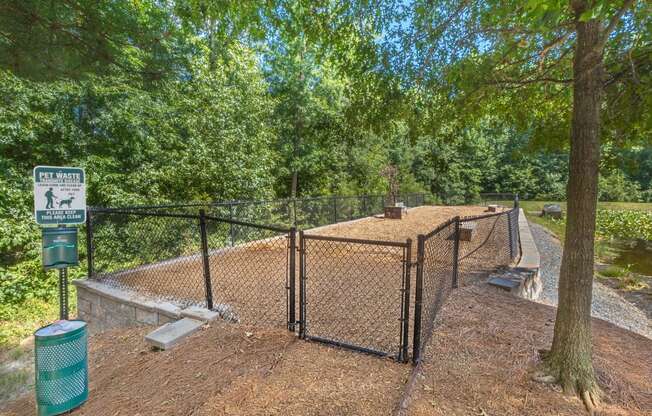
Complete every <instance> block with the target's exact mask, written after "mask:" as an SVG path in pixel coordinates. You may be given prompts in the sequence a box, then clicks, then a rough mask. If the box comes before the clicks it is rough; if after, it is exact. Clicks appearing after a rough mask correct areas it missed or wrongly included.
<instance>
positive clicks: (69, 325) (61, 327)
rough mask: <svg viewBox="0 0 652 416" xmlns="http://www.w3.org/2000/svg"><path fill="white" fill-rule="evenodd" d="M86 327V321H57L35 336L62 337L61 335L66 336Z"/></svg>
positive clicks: (37, 332)
mask: <svg viewBox="0 0 652 416" xmlns="http://www.w3.org/2000/svg"><path fill="white" fill-rule="evenodd" d="M84 325H86V322H84V321H77V320H75V321H66V320H61V321H56V322H55V323H53V324H50V325H48V326H44V327H43V328H41V329H39V330H38V331H36V332H35V333H34V335H36V336H38V337H51V336H55V335H61V334H66V333H68V332H72V331H74V330H76V329H79V328H81V327H83V326H84Z"/></svg>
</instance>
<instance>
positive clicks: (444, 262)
mask: <svg viewBox="0 0 652 416" xmlns="http://www.w3.org/2000/svg"><path fill="white" fill-rule="evenodd" d="M455 221H456V220H455V219H451V220H449V221H447V222H446V223H444V224H442V225H440V226H439V227H437V228H436V229H435V230H434V231H433V232H431V233H430V234H429V235H427V236H425V238H424V241H423V249H422V253H418V257H421V259H422V260H421V261H422V262H423V263H422V264H423V265H422V273H423V274H422V282H423V283H422V287H423V289H422V295H421V296H422V303H421V314H422V315H421V322H422V323H421V331H422V332H421V333H422V336H421V337H420V345H419V348H420V349H423V347H424V346H425V345H426V344H427V343H428V341H429V339H430V337H431V335H432V332H433V328H434V323H435V317H436V316H437V312H438V311H439V309H440V308H441V307H442V305H443V304H444V301H445V300H446V299H447V298H448V295H449V294H450V292H451V290H452V288H453V273H454V270H453V266H454V263H455V253H454V249H455ZM417 278H418V277H417Z"/></svg>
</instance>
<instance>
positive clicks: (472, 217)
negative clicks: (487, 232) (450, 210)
mask: <svg viewBox="0 0 652 416" xmlns="http://www.w3.org/2000/svg"><path fill="white" fill-rule="evenodd" d="M517 209H518V208H512V209H510V210H508V211H502V212H492V213H491V214H482V215H469V216H466V217H460V221H477V220H483V219H485V218H491V217H498V216H500V215H508V214H510V213H512V212H514V211H515V210H517Z"/></svg>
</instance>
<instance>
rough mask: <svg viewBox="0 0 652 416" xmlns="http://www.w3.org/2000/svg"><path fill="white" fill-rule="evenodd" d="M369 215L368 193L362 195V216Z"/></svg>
mask: <svg viewBox="0 0 652 416" xmlns="http://www.w3.org/2000/svg"><path fill="white" fill-rule="evenodd" d="M366 216H367V195H362V217H366Z"/></svg>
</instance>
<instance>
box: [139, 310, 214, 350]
mask: <svg viewBox="0 0 652 416" xmlns="http://www.w3.org/2000/svg"><path fill="white" fill-rule="evenodd" d="M202 325H204V322H202V321H198V320H196V319H191V318H183V319H180V320H178V321H175V322H170V323H167V324H165V325H163V326H161V327H159V328H157V329H155V330H154V331H152V332H150V333H149V334H147V335H146V336H145V342H147V343H148V344H149V345H151V346H153V347H156V348H159V349H162V350H167V349H170V348H172V347H174V346H175V345H177V344H178V343H179V342H181V341H182V340H183V339H184V338H186V337H187V336H189V335H191V334H193V333H194V332H196V331H198V330H199V328H201V327H202Z"/></svg>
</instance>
